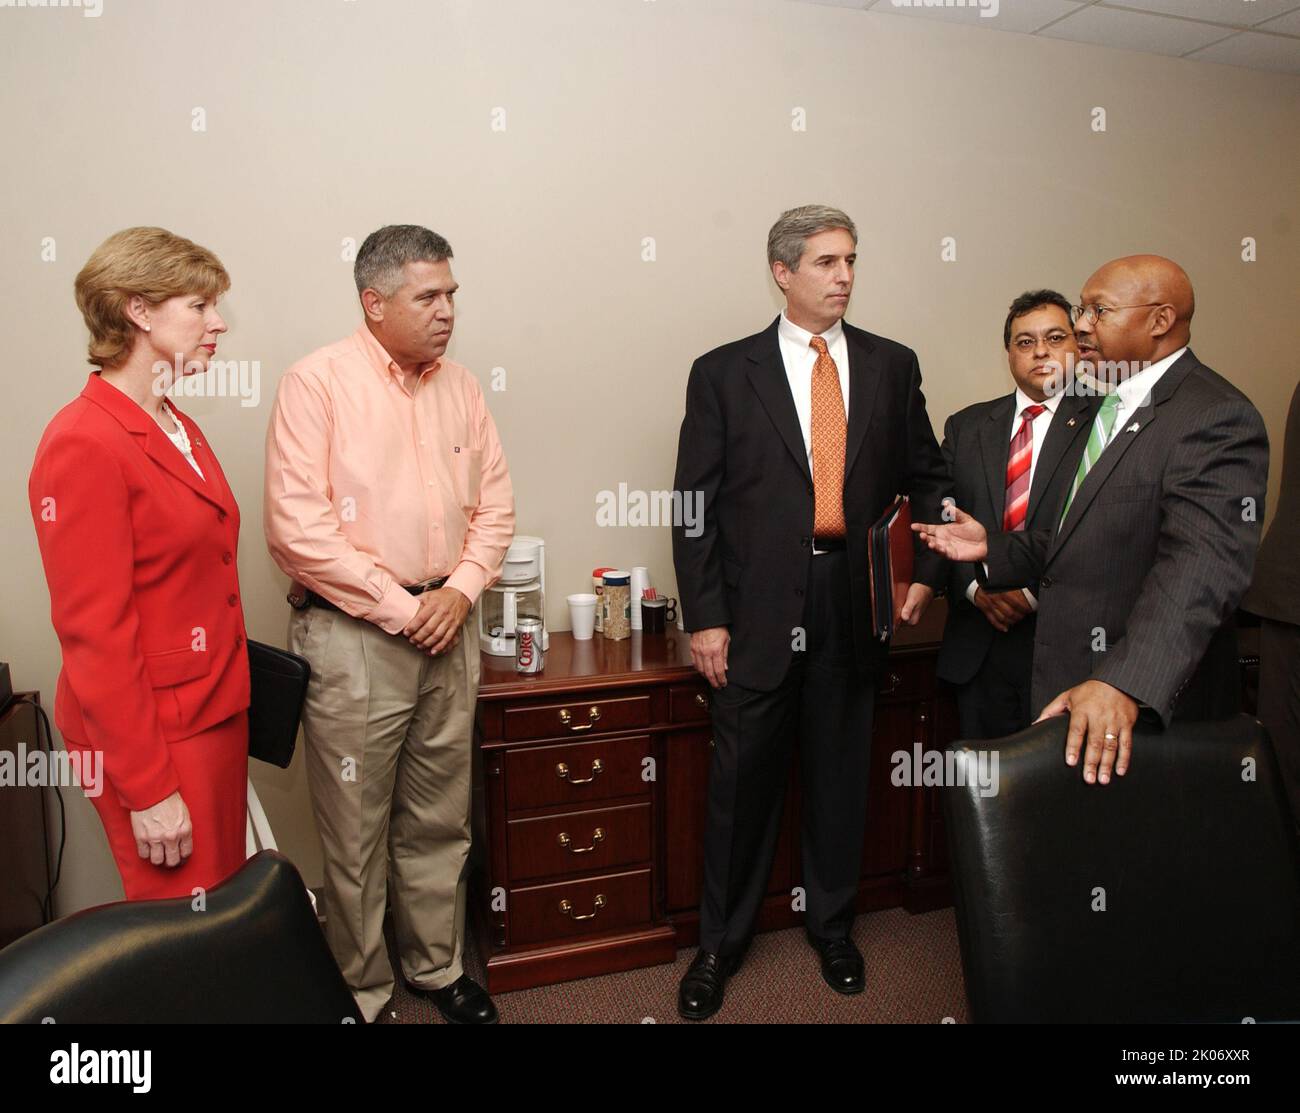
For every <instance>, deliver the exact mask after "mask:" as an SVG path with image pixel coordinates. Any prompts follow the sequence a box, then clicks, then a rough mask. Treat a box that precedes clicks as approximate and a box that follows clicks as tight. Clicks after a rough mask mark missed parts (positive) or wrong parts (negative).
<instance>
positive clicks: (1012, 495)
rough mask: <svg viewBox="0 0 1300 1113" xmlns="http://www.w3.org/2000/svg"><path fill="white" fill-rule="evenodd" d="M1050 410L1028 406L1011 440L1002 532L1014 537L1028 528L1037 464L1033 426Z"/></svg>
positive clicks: (1044, 407)
mask: <svg viewBox="0 0 1300 1113" xmlns="http://www.w3.org/2000/svg"><path fill="white" fill-rule="evenodd" d="M1045 409H1047V407H1046V406H1026V407H1025V408H1024V409H1023V410H1022V411H1021V413H1020V419H1021V420H1020V428H1019V429H1017V430H1016V435H1015V436H1014V437H1012V438H1011V456H1010V458H1009V459H1008V460H1007V501H1006V509H1005V510H1004V511H1003V512H1002V531H1003V532H1004V533H1013V532H1015V531H1016V530H1018V529H1024V528H1025V514H1026V512H1027V511H1028V510H1029V469H1030V467H1031V466H1032V465H1033V462H1034V431H1033V429H1032V428H1030V426H1031V425H1032V424H1033V420H1034V418H1036V417H1037V416H1038V415H1039V414H1040V413H1042V412H1043V411H1044V410H1045Z"/></svg>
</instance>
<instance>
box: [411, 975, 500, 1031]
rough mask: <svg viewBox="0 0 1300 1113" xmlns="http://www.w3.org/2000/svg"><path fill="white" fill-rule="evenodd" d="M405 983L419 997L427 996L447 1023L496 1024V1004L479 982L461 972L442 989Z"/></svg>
mask: <svg viewBox="0 0 1300 1113" xmlns="http://www.w3.org/2000/svg"><path fill="white" fill-rule="evenodd" d="M408 987H409V988H410V989H411V991H412V992H414V993H418V994H419V995H420V996H421V997H427V998H428V999H429V1000H430V1001H432V1002H433V1003H434V1005H436V1006H437V1009H438V1011H439V1012H440V1013H442V1019H443V1020H445V1021H446V1022H447V1023H448V1024H495V1023H496V1022H497V1007H496V1006H495V1005H494V1004H492V998H491V997H489V996H488V995H487V991H486V990H484V989H483V987H482V986H480V985H479V984H478V982H476V981H474V979H473V978H471V977H470V976H469V975H468V974H462V975H461V976H460V977H459V978H457V979H456V980H455V981H454V982H452V983H451V985H449V986H444V987H443V988H442V989H423V988H421V987H420V986H418V985H410V984H409V983H408Z"/></svg>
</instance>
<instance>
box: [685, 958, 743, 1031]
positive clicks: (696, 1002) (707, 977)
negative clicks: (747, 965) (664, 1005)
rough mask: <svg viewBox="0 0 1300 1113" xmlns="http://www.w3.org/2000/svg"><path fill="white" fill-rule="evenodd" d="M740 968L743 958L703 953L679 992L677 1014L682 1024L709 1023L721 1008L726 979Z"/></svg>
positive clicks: (688, 972) (686, 976)
mask: <svg viewBox="0 0 1300 1113" xmlns="http://www.w3.org/2000/svg"><path fill="white" fill-rule="evenodd" d="M739 966H740V956H739V955H737V956H727V957H725V958H724V957H723V956H721V955H717V954H714V953H713V952H712V951H704V950H701V951H700V952H699V953H698V954H697V955H696V956H695V961H694V962H692V963H691V968H690V969H689V970H687V971H686V973H685V975H683V977H682V984H681V986H680V987H679V989H678V991H677V1013H678V1015H679V1016H681V1018H682V1019H683V1020H707V1019H708V1018H709V1017H711V1016H712V1015H713V1014H714V1013H716V1012H717V1011H718V1010H719V1009H720V1008H722V991H723V989H724V987H725V986H726V984H727V979H728V978H729V977H731V975H732V974H734V973H735V972H736V970H737V969H738V968H739Z"/></svg>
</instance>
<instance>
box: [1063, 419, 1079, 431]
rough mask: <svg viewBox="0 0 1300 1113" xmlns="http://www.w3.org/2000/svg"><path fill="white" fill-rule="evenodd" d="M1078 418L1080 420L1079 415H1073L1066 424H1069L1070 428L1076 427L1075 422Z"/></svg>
mask: <svg viewBox="0 0 1300 1113" xmlns="http://www.w3.org/2000/svg"><path fill="white" fill-rule="evenodd" d="M1078 420H1079V419H1078V418H1077V417H1072V418H1070V420H1069V421H1067V422H1066V423H1065V424H1066V426H1067V427H1068V428H1070V429H1073V428H1074V423H1075V422H1076V421H1078Z"/></svg>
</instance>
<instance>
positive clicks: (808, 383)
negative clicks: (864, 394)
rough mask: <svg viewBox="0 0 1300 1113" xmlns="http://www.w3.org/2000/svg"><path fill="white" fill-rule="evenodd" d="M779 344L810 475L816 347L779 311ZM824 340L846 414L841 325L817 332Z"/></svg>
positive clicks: (845, 349)
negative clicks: (838, 375)
mask: <svg viewBox="0 0 1300 1113" xmlns="http://www.w3.org/2000/svg"><path fill="white" fill-rule="evenodd" d="M776 333H777V339H778V340H779V341H780V344H781V361H782V362H783V363H784V364H785V377H786V379H787V380H788V381H789V383H790V393H791V394H792V395H793V396H794V409H795V413H797V414H798V415H799V429H800V430H801V431H802V433H803V447H804V452H806V453H807V455H808V474H809V475H811V474H812V373H813V367H814V366H815V365H816V363H817V349H816V348H814V347H812V344H811V341H812V338H813V333H811V332H809V331H808V330H807V329H803V328H800V327H799V326H798V325H796V324H795V323H794V322H793V321H791V320H790V318H789V317H787V316H786V315H785V310H784V309H783V310H781V320H780V323H779V324H778V325H777V329H776ZM820 335H821V337H822V339H823V340H825V341H826V351H827V352H829V353H830V357H831V359H833V360H834V361H835V369H836V370H837V371H838V372H839V373H840V393H841V394H842V395H844V416H845V419H846V420H847V419H848V414H849V346H848V344H847V342H846V341H845V339H844V326H843V324H842V323H841V322H839V321H836V322H835V323H834V324H833V325H831V327H830V328H828V329H827V330H826V331H825V332H823V333H821V334H820Z"/></svg>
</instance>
